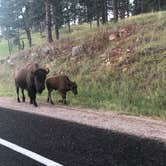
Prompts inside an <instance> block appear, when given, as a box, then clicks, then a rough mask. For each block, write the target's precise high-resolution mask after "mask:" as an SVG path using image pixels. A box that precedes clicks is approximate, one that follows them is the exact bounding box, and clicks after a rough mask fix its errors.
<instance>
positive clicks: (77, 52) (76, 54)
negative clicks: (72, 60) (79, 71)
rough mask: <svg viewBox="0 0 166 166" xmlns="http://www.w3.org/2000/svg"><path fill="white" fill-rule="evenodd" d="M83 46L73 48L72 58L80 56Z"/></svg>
mask: <svg viewBox="0 0 166 166" xmlns="http://www.w3.org/2000/svg"><path fill="white" fill-rule="evenodd" d="M82 50H83V49H82V45H80V46H75V47H73V48H72V57H75V56H78V55H80V53H81V52H82Z"/></svg>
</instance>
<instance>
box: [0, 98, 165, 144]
mask: <svg viewBox="0 0 166 166" xmlns="http://www.w3.org/2000/svg"><path fill="white" fill-rule="evenodd" d="M0 107H2V108H9V109H12V110H15V111H22V112H27V113H31V114H37V115H41V116H48V117H52V118H56V119H61V120H65V121H72V122H76V123H81V124H84V125H89V126H93V127H97V128H102V129H106V130H112V131H116V132H121V133H126V134H129V135H135V136H138V137H142V138H149V139H154V140H158V141H161V142H164V143H166V122H165V121H161V120H154V119H151V118H146V117H135V116H126V115H120V114H118V113H115V112H111V111H105V112H103V111H102V112H99V111H94V110H90V109H79V108H71V107H68V106H61V105H54V106H52V105H50V104H43V103H39V107H37V108H35V107H34V106H33V105H29V103H17V102H16V101H15V100H13V99H11V98H2V97H1V98H0Z"/></svg>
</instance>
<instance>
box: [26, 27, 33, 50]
mask: <svg viewBox="0 0 166 166" xmlns="http://www.w3.org/2000/svg"><path fill="white" fill-rule="evenodd" d="M25 31H26V34H27V39H28V43H29V47H32V37H31V30H30V29H29V28H28V29H25Z"/></svg>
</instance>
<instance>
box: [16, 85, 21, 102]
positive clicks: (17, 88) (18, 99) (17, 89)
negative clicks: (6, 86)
mask: <svg viewBox="0 0 166 166" xmlns="http://www.w3.org/2000/svg"><path fill="white" fill-rule="evenodd" d="M16 92H17V101H18V102H19V103H20V98H19V87H16Z"/></svg>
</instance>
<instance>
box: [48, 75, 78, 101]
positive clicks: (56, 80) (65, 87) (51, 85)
mask: <svg viewBox="0 0 166 166" xmlns="http://www.w3.org/2000/svg"><path fill="white" fill-rule="evenodd" d="M46 87H47V89H48V98H47V102H50V103H51V104H54V103H53V101H52V98H51V92H52V91H53V90H58V91H59V92H60V94H61V96H62V102H63V104H66V93H67V92H68V91H70V90H71V91H72V92H73V94H74V95H77V84H76V83H75V82H72V81H70V80H69V78H68V77H67V76H65V75H60V76H53V77H49V78H47V80H46Z"/></svg>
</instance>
